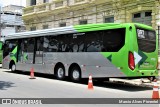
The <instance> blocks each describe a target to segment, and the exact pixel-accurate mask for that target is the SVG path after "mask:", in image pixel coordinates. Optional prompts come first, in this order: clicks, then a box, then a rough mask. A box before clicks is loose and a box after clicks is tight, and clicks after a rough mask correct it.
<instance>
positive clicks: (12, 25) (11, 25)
mask: <svg viewBox="0 0 160 107" xmlns="http://www.w3.org/2000/svg"><path fill="white" fill-rule="evenodd" d="M6 27H14V25H6Z"/></svg>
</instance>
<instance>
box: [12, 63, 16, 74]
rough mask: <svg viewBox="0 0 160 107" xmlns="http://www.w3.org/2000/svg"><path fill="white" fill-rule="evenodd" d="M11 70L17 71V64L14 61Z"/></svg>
mask: <svg viewBox="0 0 160 107" xmlns="http://www.w3.org/2000/svg"><path fill="white" fill-rule="evenodd" d="M11 71H12V72H15V71H16V65H15V64H14V63H13V64H12V65H11Z"/></svg>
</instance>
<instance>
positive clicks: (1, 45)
mask: <svg viewBox="0 0 160 107" xmlns="http://www.w3.org/2000/svg"><path fill="white" fill-rule="evenodd" d="M2 47H3V42H2V41H0V50H2Z"/></svg>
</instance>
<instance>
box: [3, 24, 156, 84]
mask: <svg viewBox="0 0 160 107" xmlns="http://www.w3.org/2000/svg"><path fill="white" fill-rule="evenodd" d="M157 62H158V36H157V35H156V32H155V31H154V29H153V28H152V27H150V26H147V25H143V24H138V23H124V24H115V23H103V24H88V25H76V26H69V27H60V28H53V29H46V30H37V31H29V32H22V33H14V34H10V35H8V36H6V37H5V44H4V50H3V64H2V66H3V68H7V69H11V71H15V70H22V71H30V69H31V68H32V67H33V68H34V70H35V72H39V73H46V74H54V75H55V76H56V77H57V78H58V79H64V77H65V76H69V77H70V79H72V80H73V81H79V80H80V79H81V78H88V76H89V74H91V75H92V77H93V78H106V79H107V78H112V77H118V78H148V77H155V76H158V71H157V64H158V63H157Z"/></svg>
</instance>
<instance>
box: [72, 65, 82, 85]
mask: <svg viewBox="0 0 160 107" xmlns="http://www.w3.org/2000/svg"><path fill="white" fill-rule="evenodd" d="M70 78H71V80H72V81H74V82H79V81H80V79H81V70H80V68H78V67H73V68H72V70H71V73H70Z"/></svg>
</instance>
